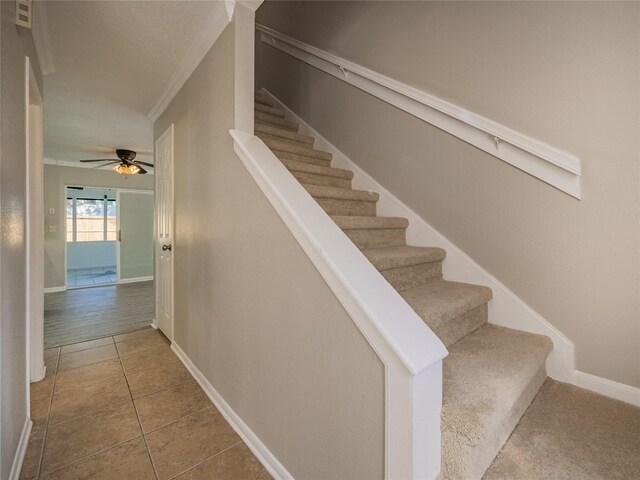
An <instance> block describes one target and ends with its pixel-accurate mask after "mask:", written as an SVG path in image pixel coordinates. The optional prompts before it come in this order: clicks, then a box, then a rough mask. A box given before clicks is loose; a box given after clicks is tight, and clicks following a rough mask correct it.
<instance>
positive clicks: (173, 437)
mask: <svg viewBox="0 0 640 480" xmlns="http://www.w3.org/2000/svg"><path fill="white" fill-rule="evenodd" d="M146 438H147V443H148V445H149V450H150V452H151V457H152V458H153V463H154V465H155V467H156V471H157V472H158V476H159V477H160V480H164V479H169V478H171V477H173V476H175V475H177V474H179V473H182V472H184V471H186V470H188V469H189V468H191V467H193V466H195V465H197V464H198V463H200V462H202V461H204V460H206V459H207V458H209V457H211V456H213V455H215V454H216V453H219V452H221V451H222V450H225V449H227V448H229V447H230V446H232V445H234V444H235V443H237V442H239V441H240V437H238V435H237V434H236V433H235V432H234V431H233V430H232V428H231V427H230V426H229V424H228V423H227V422H226V421H225V419H224V418H223V417H222V415H221V414H220V412H218V411H217V410H216V408H215V407H211V408H208V409H206V410H203V411H201V412H199V413H196V414H194V415H191V416H189V417H186V418H183V419H181V420H178V421H177V422H174V423H172V424H170V425H167V426H165V427H162V428H160V429H158V430H155V431H154V432H151V433H149V434H147V435H146Z"/></svg>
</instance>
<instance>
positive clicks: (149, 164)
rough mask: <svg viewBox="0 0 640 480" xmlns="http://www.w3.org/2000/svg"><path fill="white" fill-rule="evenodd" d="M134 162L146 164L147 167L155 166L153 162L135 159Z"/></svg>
mask: <svg viewBox="0 0 640 480" xmlns="http://www.w3.org/2000/svg"><path fill="white" fill-rule="evenodd" d="M132 163H139V164H140V165H144V166H145V167H151V168H153V163H147V162H141V161H140V160H134V161H133V162H132Z"/></svg>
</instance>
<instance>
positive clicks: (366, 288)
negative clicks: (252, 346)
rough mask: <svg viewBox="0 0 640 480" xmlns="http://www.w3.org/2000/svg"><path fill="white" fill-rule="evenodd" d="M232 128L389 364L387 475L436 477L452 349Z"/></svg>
mask: <svg viewBox="0 0 640 480" xmlns="http://www.w3.org/2000/svg"><path fill="white" fill-rule="evenodd" d="M230 133H231V136H232V137H233V139H234V141H235V151H236V153H237V155H238V157H239V158H240V160H241V161H242V163H243V164H244V166H245V167H246V169H247V170H248V171H249V173H250V174H251V176H252V177H253V179H254V180H255V182H256V183H257V185H258V186H259V187H260V189H261V190H262V192H263V193H264V195H265V196H266V198H267V199H268V200H269V202H270V203H271V205H272V206H273V208H274V209H275V210H276V212H277V213H278V215H279V216H280V218H281V219H282V221H283V222H284V224H285V225H286V226H287V228H288V229H289V231H290V232H291V234H292V235H293V236H294V237H295V239H296V240H297V242H298V244H299V245H300V246H301V248H302V249H303V250H304V251H305V253H306V254H307V256H308V257H309V259H310V260H311V262H312V263H313V264H314V265H315V267H316V269H317V270H318V272H319V273H320V275H322V277H323V278H324V280H325V282H326V283H327V285H328V286H329V288H330V289H331V290H332V291H333V293H334V294H335V295H336V298H337V299H338V301H340V303H341V304H342V306H343V307H344V309H345V310H346V311H347V313H348V314H349V316H350V317H351V318H352V320H353V321H354V323H355V324H356V326H357V327H358V329H359V330H360V332H361V333H362V335H363V336H364V337H365V338H366V340H367V342H368V343H369V345H371V347H372V348H373V350H374V351H375V352H376V354H377V355H378V357H379V358H380V361H381V362H382V363H383V364H384V367H385V451H384V455H385V462H384V463H385V478H435V477H436V476H437V475H438V473H439V471H440V411H441V406H442V359H443V358H444V357H445V356H446V355H447V353H448V352H447V349H446V348H445V346H444V345H443V344H442V342H441V341H440V339H439V338H438V337H437V336H436V335H435V334H434V333H433V332H432V331H431V329H429V327H428V326H427V325H426V324H425V323H424V322H423V321H422V319H421V318H420V317H418V315H417V314H416V313H415V311H414V310H413V309H412V308H411V307H410V306H409V305H408V304H407V303H406V302H405V300H404V299H403V298H402V297H401V296H400V295H399V294H398V292H396V291H395V290H394V289H393V287H391V285H389V283H387V281H386V280H385V279H384V278H383V277H382V275H380V274H379V272H378V271H377V270H376V269H375V268H374V267H373V265H372V264H371V263H370V262H369V261H368V260H367V258H366V257H365V256H364V255H363V254H362V252H361V251H360V250H358V248H357V247H356V246H355V245H354V244H353V242H351V240H349V238H348V237H347V236H346V235H345V234H344V233H343V232H342V230H340V229H339V228H338V226H337V225H336V224H335V223H334V222H333V221H332V220H331V219H330V218H329V216H328V215H327V214H326V213H325V212H324V210H322V208H321V207H320V206H319V205H318V204H317V203H316V202H315V200H314V199H313V198H312V197H311V196H310V195H309V194H308V193H307V191H306V190H305V189H304V188H303V187H302V186H301V185H300V184H299V183H298V181H297V180H296V179H295V178H294V177H293V176H291V174H290V173H289V171H288V170H287V169H286V168H285V167H284V165H283V164H282V163H281V162H280V161H279V160H278V159H277V158H276V157H275V155H274V154H273V152H271V150H269V149H268V148H267V146H266V145H265V144H264V143H263V142H262V141H261V140H260V139H259V138H257V137H255V136H253V135H250V134H247V133H244V132H240V131H236V130H232V131H231V132H230Z"/></svg>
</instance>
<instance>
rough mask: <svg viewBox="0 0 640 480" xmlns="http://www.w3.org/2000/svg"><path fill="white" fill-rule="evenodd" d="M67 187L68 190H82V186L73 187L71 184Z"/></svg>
mask: <svg viewBox="0 0 640 480" xmlns="http://www.w3.org/2000/svg"><path fill="white" fill-rule="evenodd" d="M67 188H68V189H69V190H84V187H74V186H71V185H67Z"/></svg>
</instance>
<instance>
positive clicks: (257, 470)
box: [175, 443, 272, 480]
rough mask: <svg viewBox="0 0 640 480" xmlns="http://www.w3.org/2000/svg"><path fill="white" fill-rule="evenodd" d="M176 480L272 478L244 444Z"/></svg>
mask: <svg viewBox="0 0 640 480" xmlns="http://www.w3.org/2000/svg"><path fill="white" fill-rule="evenodd" d="M175 478H176V480H240V479H242V480H270V479H271V478H272V477H271V475H269V472H267V470H266V469H265V468H264V467H263V466H262V464H261V463H260V462H259V461H258V459H257V458H256V457H255V456H254V455H253V453H251V450H249V449H248V448H247V446H246V445H245V444H244V443H240V444H238V445H236V446H235V447H232V448H230V449H229V450H225V451H224V452H222V453H220V454H218V455H216V456H215V457H212V458H210V459H209V460H207V461H205V462H203V463H201V464H200V465H198V466H197V467H194V468H192V469H191V470H189V471H187V472H185V473H183V474H182V475H179V476H178V477H175Z"/></svg>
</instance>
